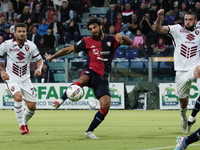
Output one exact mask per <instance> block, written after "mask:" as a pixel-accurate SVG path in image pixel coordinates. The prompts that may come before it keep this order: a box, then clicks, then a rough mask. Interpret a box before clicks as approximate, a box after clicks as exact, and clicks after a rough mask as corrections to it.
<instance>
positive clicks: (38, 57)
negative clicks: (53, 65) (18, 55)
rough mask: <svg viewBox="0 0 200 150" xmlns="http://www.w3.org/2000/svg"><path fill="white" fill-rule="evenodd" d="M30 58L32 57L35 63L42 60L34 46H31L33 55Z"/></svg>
mask: <svg viewBox="0 0 200 150" xmlns="http://www.w3.org/2000/svg"><path fill="white" fill-rule="evenodd" d="M32 57H33V58H34V59H35V60H36V61H37V60H40V59H42V57H41V55H40V52H39V50H38V48H37V46H36V45H33V55H32Z"/></svg>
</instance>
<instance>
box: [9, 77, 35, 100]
mask: <svg viewBox="0 0 200 150" xmlns="http://www.w3.org/2000/svg"><path fill="white" fill-rule="evenodd" d="M6 84H7V87H8V90H9V92H10V94H11V95H12V96H14V94H15V93H16V92H18V91H21V93H22V99H23V100H27V101H30V102H36V99H35V94H34V88H33V84H32V83H31V81H29V82H23V83H21V82H9V80H7V82H6Z"/></svg>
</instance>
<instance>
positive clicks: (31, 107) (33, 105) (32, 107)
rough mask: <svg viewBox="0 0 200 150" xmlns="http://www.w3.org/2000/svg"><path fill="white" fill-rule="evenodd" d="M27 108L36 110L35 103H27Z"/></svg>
mask: <svg viewBox="0 0 200 150" xmlns="http://www.w3.org/2000/svg"><path fill="white" fill-rule="evenodd" d="M27 107H28V109H29V110H31V111H35V110H36V105H35V104H32V105H29V106H27Z"/></svg>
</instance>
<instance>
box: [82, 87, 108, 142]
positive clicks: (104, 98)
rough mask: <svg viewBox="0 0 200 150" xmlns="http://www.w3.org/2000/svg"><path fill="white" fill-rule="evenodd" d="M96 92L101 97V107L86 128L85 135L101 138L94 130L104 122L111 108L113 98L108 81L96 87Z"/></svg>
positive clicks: (98, 97)
mask: <svg viewBox="0 0 200 150" xmlns="http://www.w3.org/2000/svg"><path fill="white" fill-rule="evenodd" d="M94 93H95V96H96V97H97V99H99V102H100V109H99V111H98V112H97V113H96V114H95V116H94V119H93V120H92V122H91V124H90V126H89V128H88V129H87V130H86V132H85V137H86V138H91V139H99V138H98V137H96V136H95V135H94V133H93V131H94V129H96V128H97V127H98V126H99V124H100V123H102V121H103V120H104V118H105V117H106V115H107V114H108V111H109V109H110V104H111V98H110V93H109V86H108V83H101V84H99V86H97V87H95V88H94Z"/></svg>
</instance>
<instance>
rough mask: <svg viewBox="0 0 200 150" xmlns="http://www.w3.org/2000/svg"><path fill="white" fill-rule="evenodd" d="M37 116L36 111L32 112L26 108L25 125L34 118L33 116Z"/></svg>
mask: <svg viewBox="0 0 200 150" xmlns="http://www.w3.org/2000/svg"><path fill="white" fill-rule="evenodd" d="M34 114H35V111H31V110H29V109H28V107H26V110H25V111H24V124H25V125H26V124H27V122H28V121H29V119H31V118H32V116H33V115H34Z"/></svg>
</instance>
